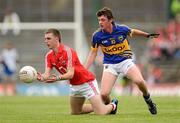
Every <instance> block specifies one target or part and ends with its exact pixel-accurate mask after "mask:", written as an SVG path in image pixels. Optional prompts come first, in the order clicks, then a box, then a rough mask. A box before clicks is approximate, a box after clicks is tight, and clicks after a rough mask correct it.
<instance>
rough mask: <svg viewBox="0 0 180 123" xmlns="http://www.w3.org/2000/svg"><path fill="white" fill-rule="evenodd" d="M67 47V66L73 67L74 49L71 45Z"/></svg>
mask: <svg viewBox="0 0 180 123" xmlns="http://www.w3.org/2000/svg"><path fill="white" fill-rule="evenodd" d="M65 48H66V52H67V59H68V60H67V67H72V66H74V64H73V63H74V62H73V53H72V49H71V48H69V47H67V46H66V47H65Z"/></svg>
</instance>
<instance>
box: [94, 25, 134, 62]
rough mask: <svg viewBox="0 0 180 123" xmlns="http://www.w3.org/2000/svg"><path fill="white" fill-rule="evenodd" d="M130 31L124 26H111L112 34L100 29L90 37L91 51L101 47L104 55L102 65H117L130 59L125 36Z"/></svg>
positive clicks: (130, 55)
mask: <svg viewBox="0 0 180 123" xmlns="http://www.w3.org/2000/svg"><path fill="white" fill-rule="evenodd" d="M130 33H131V29H130V28H129V27H127V26H125V25H117V24H115V25H114V26H113V32H112V33H111V34H110V33H107V32H105V31H103V30H102V29H98V30H97V31H96V32H94V34H93V37H92V49H93V50H97V49H98V47H99V46H100V47H101V50H102V52H103V54H104V60H103V63H104V64H117V63H119V62H121V61H123V60H125V59H129V58H132V52H131V49H130V46H129V42H128V39H127V36H128V35H130Z"/></svg>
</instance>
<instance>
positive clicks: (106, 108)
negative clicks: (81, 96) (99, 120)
mask: <svg viewBox="0 0 180 123" xmlns="http://www.w3.org/2000/svg"><path fill="white" fill-rule="evenodd" d="M89 100H90V102H91V104H92V107H93V110H94V113H95V114H98V115H105V114H110V113H111V112H112V111H115V110H116V111H117V103H114V102H112V103H111V104H108V105H105V104H104V103H103V101H102V99H101V96H100V95H95V96H93V97H91V98H90V99H89Z"/></svg>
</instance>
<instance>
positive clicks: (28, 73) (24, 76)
mask: <svg viewBox="0 0 180 123" xmlns="http://www.w3.org/2000/svg"><path fill="white" fill-rule="evenodd" d="M19 78H20V80H21V81H23V82H25V83H31V82H33V81H34V80H36V78H37V71H36V69H35V68H34V67H32V66H24V67H22V68H21V69H20V71H19Z"/></svg>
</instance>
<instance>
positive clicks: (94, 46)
mask: <svg viewBox="0 0 180 123" xmlns="http://www.w3.org/2000/svg"><path fill="white" fill-rule="evenodd" d="M98 46H99V44H98V36H97V34H96V33H95V34H93V36H92V41H91V50H94V51H97V50H98Z"/></svg>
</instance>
